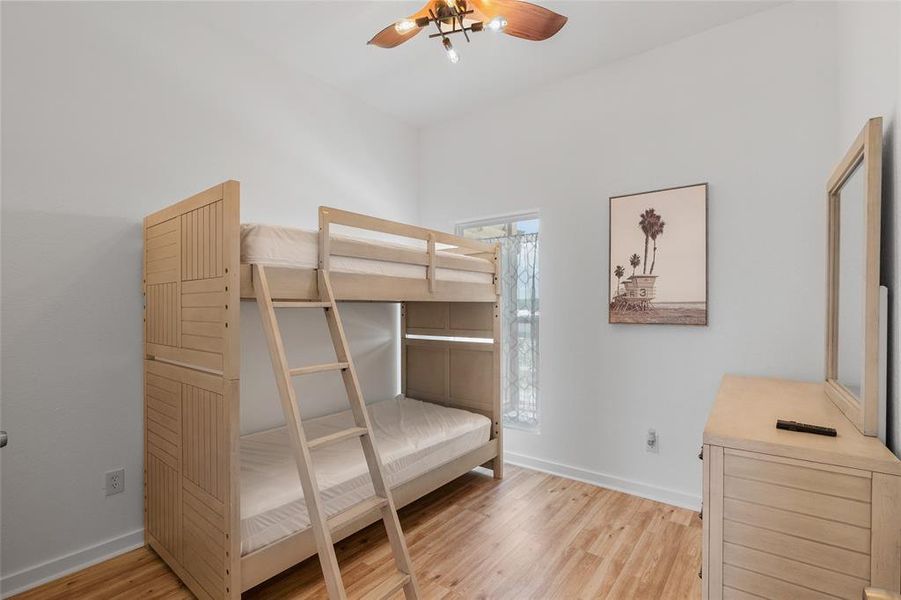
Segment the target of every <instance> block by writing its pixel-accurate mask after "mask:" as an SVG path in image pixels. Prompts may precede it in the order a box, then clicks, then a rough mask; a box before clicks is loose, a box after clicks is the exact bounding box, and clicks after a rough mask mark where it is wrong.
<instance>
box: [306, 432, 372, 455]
mask: <svg viewBox="0 0 901 600" xmlns="http://www.w3.org/2000/svg"><path fill="white" fill-rule="evenodd" d="M367 433H369V432H368V431H367V429H366V428H365V427H351V428H350V429H344V430H343V431H336V432H335V433H330V434H328V435H324V436H322V437H319V438H316V439H315V440H310V441H309V442H307V448H309V449H310V450H315V449H316V448H320V447H322V446H328V445H329V444H337V443H338V442H343V441H344V440H348V439H350V438H354V437H360V436H363V435H366V434H367Z"/></svg>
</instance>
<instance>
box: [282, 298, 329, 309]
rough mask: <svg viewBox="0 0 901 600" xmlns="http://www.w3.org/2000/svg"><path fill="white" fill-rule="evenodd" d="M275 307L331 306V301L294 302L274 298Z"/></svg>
mask: <svg viewBox="0 0 901 600" xmlns="http://www.w3.org/2000/svg"><path fill="white" fill-rule="evenodd" d="M272 307H273V308H331V307H332V303H331V302H294V301H287V300H273V301H272Z"/></svg>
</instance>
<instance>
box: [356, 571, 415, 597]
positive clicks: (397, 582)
mask: <svg viewBox="0 0 901 600" xmlns="http://www.w3.org/2000/svg"><path fill="white" fill-rule="evenodd" d="M409 581H410V576H409V575H408V574H406V573H401V572H400V571H395V572H394V573H392V575H391V576H390V577H389V578H388V579H386V580H385V581H383V582H381V583H380V584H378V585H377V586H375V587H374V588H372V589H371V590H369V591H368V592H366V593H365V594H363V596H362V600H385V598H390V597H391V595H392V594H394V593H395V592H397V590H399V589H400V588H402V587H404V586H405V585H407V583H408V582H409Z"/></svg>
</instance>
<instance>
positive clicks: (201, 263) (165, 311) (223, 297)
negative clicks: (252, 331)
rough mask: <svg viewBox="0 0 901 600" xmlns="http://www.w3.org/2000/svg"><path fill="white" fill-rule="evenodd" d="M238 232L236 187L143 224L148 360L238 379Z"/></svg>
mask: <svg viewBox="0 0 901 600" xmlns="http://www.w3.org/2000/svg"><path fill="white" fill-rule="evenodd" d="M239 228H240V225H239V207H238V185H237V183H236V182H227V183H225V184H222V185H218V186H215V187H213V188H210V189H209V190H206V191H205V192H201V193H200V194H197V195H196V196H192V197H191V198H189V199H187V200H184V201H182V202H180V203H178V204H176V205H173V206H171V207H169V208H166V209H164V210H162V211H160V212H159V213H156V214H154V215H151V216H149V217H147V218H146V219H145V227H144V229H145V246H144V248H145V253H144V258H145V264H144V269H145V276H144V293H145V303H146V309H145V333H146V334H145V354H146V355H147V356H149V357H156V358H161V359H164V360H169V361H174V362H179V363H183V364H186V365H191V366H194V367H199V368H202V369H208V370H212V371H222V372H223V374H224V375H225V376H226V377H227V378H229V379H237V376H238V368H239V364H240V340H239V338H238V335H239V328H238V319H239V314H240V306H239V304H238V303H239V297H240V296H239V294H240V289H239V287H240V279H239V277H240V273H239V270H240V269H239V260H240V248H239V243H240V241H239V237H240V232H239ZM229 327H231V329H229Z"/></svg>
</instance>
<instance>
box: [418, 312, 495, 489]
mask: <svg viewBox="0 0 901 600" xmlns="http://www.w3.org/2000/svg"><path fill="white" fill-rule="evenodd" d="M401 327H402V333H403V336H402V337H403V340H402V342H403V343H402V350H401V389H402V390H403V392H404V394H405V395H408V396H410V397H413V398H417V399H420V400H426V401H429V402H435V403H437V404H442V405H444V406H450V407H454V408H461V409H464V410H468V411H470V412H475V413H479V414H482V415H485V416H486V417H488V418H489V419H491V423H492V430H491V439H492V440H495V445H496V448H497V451H496V452H495V453H494V454H493V456H491V460H490V461H489V462H487V463H486V464H485V466H486V467H489V468H491V469H492V471H493V472H494V475H495V477H496V478H498V479H500V478H501V477H502V476H503V443H502V435H503V428H502V422H501V396H500V351H501V345H500V305H499V302H498V301H497V299H496V300H495V301H494V302H405V303H404V304H403V307H402V312H401ZM411 336H414V337H411ZM419 336H424V337H419ZM453 338H464V339H453ZM467 338H468V339H467ZM473 338H475V339H474V340H473Z"/></svg>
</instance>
